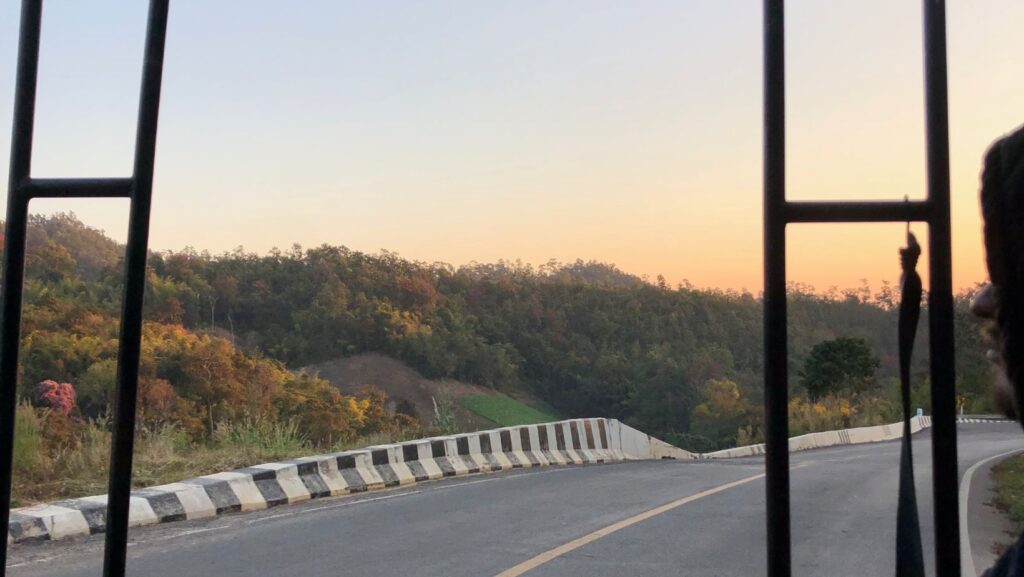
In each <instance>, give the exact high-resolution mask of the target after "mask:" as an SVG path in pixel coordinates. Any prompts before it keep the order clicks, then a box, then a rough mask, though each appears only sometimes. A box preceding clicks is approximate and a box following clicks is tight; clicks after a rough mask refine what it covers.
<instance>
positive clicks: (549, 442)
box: [7, 418, 696, 543]
mask: <svg viewBox="0 0 1024 577" xmlns="http://www.w3.org/2000/svg"><path fill="white" fill-rule="evenodd" d="M661 458H683V459H693V458H696V455H694V454H692V453H689V452H687V451H683V450H681V449H677V448H676V447H673V446H671V445H669V444H667V443H664V442H662V441H659V440H658V439H654V438H653V437H650V436H648V435H645V434H643V433H641V432H640V431H637V430H636V429H633V428H632V427H629V426H627V425H624V424H622V423H620V422H619V421H617V420H615V419H604V418H594V419H571V420H566V421H558V422H554V423H543V424H536V425H522V426H516V427H504V428H501V429H493V430H488V431H479V432H475V433H464V434H458V435H450V436H444V437H433V438H428V439H417V440H413V441H406V442H403V443H393V444H388V445H376V446H372V447H366V448H363V449H357V450H353V451H344V452H340V453H330V454H325V455H317V456H312V457H304V458H298V459H290V460H287V461H282V462H278V463H264V464H261V465H254V466H251V467H245V468H241V469H235V470H233V471H224V472H220V473H214V474H211V475H203V476H201V477H197V478H194V479H187V480H184V481H180V482H177V483H169V484H166V485H159V486H155V487H149V488H146V489H139V490H136V491H132V494H131V501H130V511H129V520H128V525H129V526H130V527H139V526H144V525H151V524H156V523H169V522H173V521H182V520H191V519H202V518H205V517H214V516H217V515H223V514H227V513H235V512H242V511H255V510H260V509H267V508H270V507H276V506H278V505H285V504H290V503H299V502H302V501H307V500H309V499H318V498H322V497H333V496H339V495H347V494H350V493H360V492H364V491H376V490H381V489H384V488H389V487H398V486H402V485H409V484H413V483H417V482H422V481H427V480H434V479H441V478H443V477H453V476H460V475H469V474H475V473H484V472H489V471H503V470H507V469H518V468H530V467H544V466H553V465H588V464H598V463H606V462H613V461H625V460H634V459H661ZM106 501H107V497H106V495H99V496H94V497H83V498H79V499H68V500H63V501H57V502H54V503H45V504H40V505H34V506H31V507H23V508H19V509H14V510H12V511H11V517H10V522H9V524H8V530H7V542H8V543H20V542H26V541H39V540H58V539H65V538H70V537H81V536H86V535H91V534H96V533H102V532H104V531H105V530H106V514H107V503H106Z"/></svg>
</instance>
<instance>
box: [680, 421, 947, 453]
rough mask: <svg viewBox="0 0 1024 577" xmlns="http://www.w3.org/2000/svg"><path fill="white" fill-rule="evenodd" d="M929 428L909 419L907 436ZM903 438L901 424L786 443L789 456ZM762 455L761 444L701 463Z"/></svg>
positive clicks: (814, 435)
mask: <svg viewBox="0 0 1024 577" xmlns="http://www.w3.org/2000/svg"><path fill="white" fill-rule="evenodd" d="M931 425H932V418H931V417H928V416H922V417H913V418H912V419H910V433H911V434H914V433H917V432H919V431H921V430H922V429H925V428H928V427H930V426H931ZM902 436H903V422H902V421H901V422H898V423H892V424H888V425H876V426H874V427H857V428H854V429H843V430H840V431H824V432H821V433H808V434H806V435H800V436H797V437H791V438H790V439H789V450H790V452H797V451H807V450H809V449H820V448H824V447H835V446H837V445H857V444H861V443H878V442H882V441H892V440H895V439H899V438H901V437H902ZM764 452H765V447H764V444H763V443H761V444H757V445H746V446H743V447H735V448H732V449H724V450H721V451H714V452H711V453H702V454H701V455H700V458H701V459H734V458H737V457H756V456H758V455H763V454H764Z"/></svg>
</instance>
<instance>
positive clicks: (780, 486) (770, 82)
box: [764, 0, 791, 577]
mask: <svg viewBox="0 0 1024 577" xmlns="http://www.w3.org/2000/svg"><path fill="white" fill-rule="evenodd" d="M784 17H785V5H784V2H783V0H765V3H764V221H765V228H764V386H765V428H766V435H765V441H766V443H765V444H766V457H765V472H766V475H767V479H766V487H767V489H766V490H767V502H766V509H767V514H766V517H767V519H766V521H767V529H768V533H767V535H768V539H767V541H768V543H767V545H768V576H769V577H789V575H790V571H791V567H790V528H789V527H790V523H789V513H790V511H789V424H788V414H787V407H788V404H789V390H788V388H789V383H788V381H789V376H788V374H787V366H786V364H787V359H786V356H787V343H786V338H787V337H786V212H785V209H786V70H785V64H786V59H785V26H784V24H785V18H784Z"/></svg>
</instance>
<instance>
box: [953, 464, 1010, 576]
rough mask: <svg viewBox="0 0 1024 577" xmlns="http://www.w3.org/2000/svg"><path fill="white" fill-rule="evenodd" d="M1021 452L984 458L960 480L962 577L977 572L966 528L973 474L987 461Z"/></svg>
mask: <svg viewBox="0 0 1024 577" xmlns="http://www.w3.org/2000/svg"><path fill="white" fill-rule="evenodd" d="M1021 451H1024V449H1014V450H1012V451H1006V452H1005V453H999V454H998V455H992V456H991V457H986V458H984V459H982V460H980V461H978V462H977V463H975V464H973V465H971V466H970V468H968V469H967V472H965V473H964V478H963V479H961V480H960V573H961V574H962V577H978V570H977V569H976V568H975V567H974V555H973V554H972V553H971V530H970V528H969V527H968V526H967V498H968V497H969V496H970V494H971V479H972V478H973V477H974V472H975V471H977V470H978V469H979V468H980V467H981V466H982V465H984V464H985V463H988V462H989V461H993V460H995V459H1000V458H1002V457H1009V456H1010V455H1012V454H1014V453H1020V452H1021Z"/></svg>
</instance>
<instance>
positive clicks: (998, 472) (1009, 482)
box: [992, 455, 1024, 531]
mask: <svg viewBox="0 0 1024 577" xmlns="http://www.w3.org/2000/svg"><path fill="white" fill-rule="evenodd" d="M992 479H993V480H994V481H995V484H996V496H995V499H993V503H994V504H995V505H996V506H997V507H999V508H1000V509H1002V510H1003V511H1006V514H1007V515H1008V516H1009V517H1010V520H1011V521H1013V523H1014V524H1015V525H1016V526H1017V530H1018V531H1019V530H1021V529H1024V455H1018V456H1016V457H1010V458H1009V459H1006V460H1005V461H1003V462H1002V463H999V464H998V465H996V466H995V467H992Z"/></svg>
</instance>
